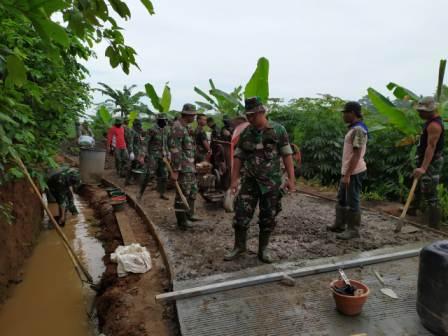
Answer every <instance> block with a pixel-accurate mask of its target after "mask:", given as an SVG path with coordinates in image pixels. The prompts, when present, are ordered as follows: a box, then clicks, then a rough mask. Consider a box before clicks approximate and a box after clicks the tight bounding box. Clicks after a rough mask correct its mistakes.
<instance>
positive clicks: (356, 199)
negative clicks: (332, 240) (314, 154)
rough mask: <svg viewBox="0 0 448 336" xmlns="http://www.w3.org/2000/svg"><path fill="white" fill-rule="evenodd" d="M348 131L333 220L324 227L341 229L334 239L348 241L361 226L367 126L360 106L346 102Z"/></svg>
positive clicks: (356, 233) (335, 230) (333, 229)
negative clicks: (331, 223)
mask: <svg viewBox="0 0 448 336" xmlns="http://www.w3.org/2000/svg"><path fill="white" fill-rule="evenodd" d="M342 113H343V119H344V122H345V123H346V124H347V125H348V131H347V134H346V135H345V138H344V148H343V151H342V166H341V176H342V177H341V182H340V183H339V190H338V203H337V204H336V219H335V222H334V224H333V225H329V226H327V230H330V231H333V232H342V233H339V234H337V235H336V238H338V239H343V240H348V239H352V238H357V237H359V227H360V226H361V210H360V204H359V203H360V198H361V190H362V182H363V181H364V179H365V177H366V170H367V165H366V162H365V161H364V155H365V153H366V149H367V140H368V129H367V126H366V125H365V124H364V123H363V122H362V113H361V105H360V104H359V103H357V102H348V103H347V104H345V107H344V109H343V110H342Z"/></svg>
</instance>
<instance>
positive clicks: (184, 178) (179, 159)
mask: <svg viewBox="0 0 448 336" xmlns="http://www.w3.org/2000/svg"><path fill="white" fill-rule="evenodd" d="M195 115H196V107H195V106H194V105H192V104H185V105H184V106H183V108H182V112H181V117H180V119H179V120H176V121H175V122H174V124H173V126H172V129H171V132H170V135H169V137H168V149H169V150H170V153H171V166H172V168H173V173H172V174H171V179H172V180H173V181H178V182H179V185H180V188H181V190H182V193H183V194H184V196H185V197H186V198H187V200H188V205H189V207H190V211H188V210H187V209H186V207H185V205H184V204H183V202H182V199H181V197H180V195H179V193H176V199H175V201H174V211H175V212H176V218H177V225H178V226H179V228H180V229H182V230H186V229H187V228H189V227H191V222H190V221H196V220H199V219H198V218H197V217H195V216H194V211H195V208H194V203H195V200H196V194H197V192H198V186H197V184H196V168H195V164H194V156H195V154H194V140H193V138H192V137H191V136H190V134H189V132H188V128H187V125H188V124H191V123H192V122H193V121H194V117H195Z"/></svg>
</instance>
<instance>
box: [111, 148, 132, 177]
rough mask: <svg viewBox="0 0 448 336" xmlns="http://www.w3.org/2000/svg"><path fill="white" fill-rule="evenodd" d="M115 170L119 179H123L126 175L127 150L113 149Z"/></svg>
mask: <svg viewBox="0 0 448 336" xmlns="http://www.w3.org/2000/svg"><path fill="white" fill-rule="evenodd" d="M114 156H115V169H116V170H117V174H118V175H119V176H120V177H125V175H126V165H127V162H128V160H129V155H128V150H127V149H126V148H124V149H118V148H115V151H114Z"/></svg>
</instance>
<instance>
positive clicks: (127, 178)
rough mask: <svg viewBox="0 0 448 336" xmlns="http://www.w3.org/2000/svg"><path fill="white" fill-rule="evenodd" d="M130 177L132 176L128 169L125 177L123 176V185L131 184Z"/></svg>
mask: <svg viewBox="0 0 448 336" xmlns="http://www.w3.org/2000/svg"><path fill="white" fill-rule="evenodd" d="M131 178H132V172H131V171H129V172H128V173H127V174H126V178H125V180H124V185H125V186H128V185H130V184H131Z"/></svg>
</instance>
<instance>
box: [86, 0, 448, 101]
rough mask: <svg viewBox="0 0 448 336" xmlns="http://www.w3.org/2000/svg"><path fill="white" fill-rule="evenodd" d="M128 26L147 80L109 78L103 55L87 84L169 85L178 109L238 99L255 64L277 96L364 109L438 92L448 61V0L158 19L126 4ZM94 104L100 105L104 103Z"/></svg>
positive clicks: (169, 9)
mask: <svg viewBox="0 0 448 336" xmlns="http://www.w3.org/2000/svg"><path fill="white" fill-rule="evenodd" d="M126 2H127V3H128V6H129V7H130V9H131V13H132V17H131V19H130V20H129V21H127V22H121V26H122V27H123V28H124V29H125V31H124V35H125V38H126V41H127V43H128V44H130V45H131V46H132V47H134V48H135V49H136V51H137V53H138V55H137V63H138V64H139V66H140V69H141V71H139V70H138V69H136V68H132V69H131V73H130V75H125V74H124V73H123V72H122V71H121V69H120V68H116V69H114V70H112V69H111V67H110V65H109V62H108V59H107V58H106V57H105V56H103V55H104V49H105V46H104V45H102V46H98V47H97V48H96V53H97V55H98V58H97V59H96V60H92V61H89V62H88V64H87V67H88V69H89V70H90V74H91V77H90V79H89V82H90V83H91V84H92V86H93V87H97V82H105V83H107V84H109V85H110V86H112V87H113V88H116V89H122V88H123V85H128V86H129V85H132V84H137V85H138V86H139V88H140V89H141V90H143V86H144V84H145V83H147V82H150V83H152V84H153V85H154V86H155V88H156V91H157V92H158V93H161V90H162V87H163V84H164V83H165V82H167V81H169V82H170V86H171V92H172V95H173V103H172V108H174V109H180V108H181V106H182V104H183V103H185V102H194V101H195V100H201V99H200V97H199V96H198V95H197V94H196V93H195V92H194V91H193V87H194V86H199V87H200V88H202V89H206V90H208V89H209V85H208V79H209V78H213V80H214V81H215V84H216V85H217V87H218V88H220V89H223V90H225V91H230V90H231V89H233V88H234V87H236V86H238V85H240V84H242V85H243V86H244V85H245V83H246V82H247V81H248V80H249V78H250V76H251V74H252V72H253V71H254V69H255V66H256V62H257V59H258V58H259V57H261V56H265V57H267V58H268V59H269V61H270V96H271V97H281V98H286V99H288V98H293V97H305V96H315V95H316V94H317V93H330V94H332V95H335V96H339V97H342V98H346V99H359V98H361V97H362V96H363V95H365V94H366V89H367V88H368V87H369V86H372V87H374V88H376V89H378V90H380V91H382V92H384V93H387V92H386V91H387V90H386V89H385V86H386V85H387V83H388V82H390V81H394V82H396V83H399V84H401V85H404V86H405V87H407V88H409V89H411V90H413V91H414V92H416V93H419V94H423V95H430V94H432V93H433V92H434V91H435V86H436V82H437V71H438V63H439V60H440V59H441V58H447V57H448V41H447V38H446V29H445V27H446V26H445V22H446V14H447V13H448V1H446V0H406V1H405V0H389V1H386V0H307V1H305V0H277V1H268V0H225V1H218V0H165V1H161V0H153V4H154V7H155V11H156V15H154V16H150V15H149V14H148V13H147V12H146V9H145V8H144V7H143V6H142V5H141V3H140V1H139V0H128V1H126ZM102 99H103V98H102V97H101V95H98V94H95V102H99V101H101V100H102Z"/></svg>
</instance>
